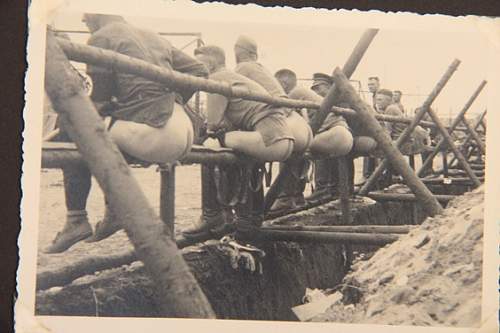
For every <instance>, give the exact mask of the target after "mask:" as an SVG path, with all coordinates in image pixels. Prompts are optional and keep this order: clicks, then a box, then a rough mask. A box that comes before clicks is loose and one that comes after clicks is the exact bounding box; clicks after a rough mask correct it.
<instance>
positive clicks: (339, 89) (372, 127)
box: [333, 68, 443, 216]
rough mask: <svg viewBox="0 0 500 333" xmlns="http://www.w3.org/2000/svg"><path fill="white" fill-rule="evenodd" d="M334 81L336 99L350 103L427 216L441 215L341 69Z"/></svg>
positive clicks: (336, 72) (431, 196)
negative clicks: (340, 98)
mask: <svg viewBox="0 0 500 333" xmlns="http://www.w3.org/2000/svg"><path fill="white" fill-rule="evenodd" d="M333 80H334V82H335V87H336V88H335V90H336V92H335V95H336V97H337V98H338V97H339V96H342V100H343V101H345V102H347V103H349V104H350V105H351V107H352V108H353V109H354V110H355V111H356V112H357V113H358V116H359V119H360V121H362V122H363V124H365V126H366V127H367V130H368V131H369V134H370V136H371V137H373V138H374V139H375V140H376V141H377V144H378V146H379V147H380V148H381V149H382V150H383V151H384V153H385V154H386V156H387V158H388V159H389V162H390V163H391V165H392V166H393V168H394V169H395V170H396V171H397V172H398V173H399V174H400V175H401V176H402V177H403V179H404V180H405V182H406V184H407V185H408V187H409V188H410V189H411V191H412V192H413V193H414V194H415V197H416V198H417V199H418V201H419V202H420V203H421V205H422V207H423V208H424V210H425V211H426V212H427V214H428V215H429V216H434V215H436V214H439V213H441V212H442V210H443V207H441V205H440V204H439V202H438V201H437V200H436V198H435V197H434V195H433V194H432V193H431V192H430V191H429V189H428V188H427V187H426V186H425V185H424V184H423V183H422V182H421V181H420V179H419V178H418V177H417V176H416V175H415V173H414V172H413V170H412V169H411V168H410V166H409V165H408V164H407V163H406V160H405V158H404V156H403V155H402V154H401V152H400V151H399V149H398V148H396V147H395V146H394V145H393V144H392V140H391V138H390V137H389V135H388V134H387V133H386V131H385V129H384V128H382V126H381V125H380V123H379V122H378V121H377V120H376V119H375V117H374V116H373V111H372V110H371V108H370V107H369V106H368V105H367V104H366V103H365V102H364V101H363V100H361V98H360V97H359V95H358V94H357V93H356V91H355V90H354V88H353V87H352V85H351V84H350V82H349V80H348V79H347V77H346V76H345V75H344V73H342V71H341V70H340V68H337V69H335V71H334V73H333Z"/></svg>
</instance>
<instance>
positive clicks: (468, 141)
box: [450, 110, 487, 165]
mask: <svg viewBox="0 0 500 333" xmlns="http://www.w3.org/2000/svg"><path fill="white" fill-rule="evenodd" d="M486 113H487V110H484V111H483V112H482V113H481V114H480V115H479V118H478V119H477V120H476V122H475V124H474V126H473V128H474V130H477V129H478V128H479V127H480V126H481V125H482V124H484V123H483V119H484V117H485V116H486ZM476 133H477V132H476ZM472 139H473V138H472V135H470V134H468V135H467V137H466V138H465V140H464V143H463V144H462V147H463V148H462V151H463V152H464V154H466V153H467V149H468V148H469V146H470V145H471V141H472ZM456 160H457V158H456V157H455V156H453V158H452V160H451V161H450V165H453V164H454V162H455V161H456Z"/></svg>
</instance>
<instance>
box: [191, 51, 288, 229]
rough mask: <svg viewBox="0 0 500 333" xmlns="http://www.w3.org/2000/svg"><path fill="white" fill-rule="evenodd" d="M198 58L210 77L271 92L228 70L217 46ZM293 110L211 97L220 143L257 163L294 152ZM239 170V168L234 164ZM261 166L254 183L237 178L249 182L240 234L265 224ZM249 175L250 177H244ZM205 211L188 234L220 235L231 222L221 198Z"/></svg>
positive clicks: (212, 125) (212, 193) (213, 192)
mask: <svg viewBox="0 0 500 333" xmlns="http://www.w3.org/2000/svg"><path fill="white" fill-rule="evenodd" d="M195 55H196V57H197V58H198V59H199V60H200V61H201V62H203V63H204V64H205V65H206V66H207V68H208V70H209V72H210V76H209V78H210V79H212V80H215V81H220V82H225V83H228V84H230V85H231V86H234V87H245V88H246V89H248V90H250V91H253V92H257V93H264V94H266V93H267V92H266V90H265V89H264V88H263V87H262V86H261V85H259V84H258V83H257V82H255V81H253V80H250V79H249V78H247V77H245V76H243V75H240V74H238V73H236V72H234V71H231V70H229V69H227V68H226V60H225V59H226V58H225V52H224V50H223V49H221V48H220V47H217V46H202V47H200V48H198V49H196V50H195ZM286 114H287V110H286V109H285V108H281V107H275V106H272V105H269V104H265V103H262V102H256V101H251V100H244V99H242V98H235V97H233V98H230V97H225V96H222V95H219V94H208V96H207V122H208V130H209V131H210V132H211V133H212V134H211V135H212V136H214V137H216V138H217V139H218V140H219V142H220V144H221V145H222V146H225V147H229V148H233V149H234V150H236V151H239V152H243V153H245V154H246V155H249V156H251V157H253V158H255V159H256V160H257V161H260V162H266V161H284V160H286V159H287V158H288V157H289V156H290V155H291V153H292V151H293V147H294V137H293V133H292V131H291V130H290V128H289V126H288V125H287V122H286ZM232 168H235V167H232ZM256 173H257V171H256V168H252V170H251V176H250V180H249V182H252V183H253V185H254V186H252V187H253V188H251V186H249V184H248V182H247V180H242V179H237V178H234V179H232V182H233V184H234V186H236V185H237V183H238V181H245V183H244V184H241V187H242V188H243V189H244V190H245V191H246V195H245V196H244V197H246V200H241V202H240V203H239V204H238V205H237V206H236V215H237V218H236V235H235V236H236V238H239V239H241V238H248V237H249V236H251V234H252V232H253V231H255V230H256V229H257V228H259V227H260V226H261V225H262V222H263V219H264V216H263V200H264V194H263V190H262V185H261V180H260V184H259V180H258V178H259V177H257V175H256ZM243 178H244V177H243ZM203 185H207V186H205V188H204V189H203V190H206V189H208V190H209V191H208V192H209V195H208V196H207V195H205V194H207V193H204V194H203V196H204V197H205V198H207V197H208V198H210V197H211V198H217V197H218V193H217V188H216V187H215V186H214V184H211V185H210V184H203ZM203 206H204V209H203V215H202V217H201V219H200V220H199V223H198V224H196V225H195V226H194V227H193V228H191V229H188V230H185V231H184V235H185V236H186V237H195V236H197V235H200V234H203V233H210V232H212V233H216V232H218V230H220V228H222V229H224V228H223V226H222V224H224V223H227V222H228V220H227V218H226V216H227V215H226V214H224V213H223V211H224V209H225V208H227V207H222V205H221V202H220V201H218V200H205V201H204V202H203Z"/></svg>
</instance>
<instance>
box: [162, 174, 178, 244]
mask: <svg viewBox="0 0 500 333" xmlns="http://www.w3.org/2000/svg"><path fill="white" fill-rule="evenodd" d="M160 178H161V181H160V218H161V219H162V221H163V223H165V224H166V225H167V227H168V229H169V230H170V235H171V236H172V238H174V235H175V164H169V165H165V166H162V167H160Z"/></svg>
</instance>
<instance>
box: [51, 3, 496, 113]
mask: <svg viewBox="0 0 500 333" xmlns="http://www.w3.org/2000/svg"><path fill="white" fill-rule="evenodd" d="M91 3H92V1H87V2H85V5H82V3H81V2H78V1H77V2H74V1H72V2H70V5H69V6H67V7H65V9H63V10H62V9H60V10H59V11H58V12H57V13H56V15H55V16H54V19H53V20H52V23H53V24H54V26H55V28H57V29H70V30H72V29H75V30H80V29H86V28H85V26H84V25H83V24H82V23H81V14H82V10H89V8H90V9H94V8H99V9H100V10H99V9H98V11H102V12H113V13H119V14H125V18H126V19H127V20H128V21H130V22H131V23H133V24H135V25H136V26H140V27H143V28H147V29H151V30H154V31H157V32H160V31H161V32H200V33H202V38H203V40H204V41H205V43H206V44H216V45H219V46H221V47H223V48H224V49H225V50H226V57H227V59H228V67H230V68H233V67H234V65H235V63H234V53H233V45H234V42H235V40H236V39H237V37H238V36H239V35H240V34H245V35H248V36H251V37H252V38H254V39H255V40H256V41H257V43H258V48H259V61H260V62H261V63H262V64H263V65H264V66H266V67H267V68H269V69H270V70H271V71H272V72H274V71H276V70H278V69H281V68H285V67H286V68H290V69H293V70H294V71H295V72H296V73H297V74H298V76H299V77H301V78H310V77H311V75H312V73H314V72H318V71H322V72H326V73H331V72H332V71H333V69H334V68H335V67H336V66H342V65H343V64H344V62H345V60H346V59H347V57H348V56H349V54H350V52H351V51H352V49H353V47H354V45H355V44H356V42H357V41H358V39H359V38H360V36H361V34H362V33H363V31H364V29H366V28H368V27H374V28H378V27H379V26H381V25H382V26H384V28H381V30H380V32H379V33H378V35H377V36H376V37H375V39H374V41H373V42H372V44H371V46H370V48H369V49H368V51H367V53H366V54H365V56H364V58H363V60H362V61H361V63H360V65H359V66H358V68H357V70H356V72H355V73H354V75H353V77H352V79H353V80H357V81H360V82H361V85H362V86H361V88H362V90H367V87H366V83H367V78H368V77H369V76H379V77H380V79H381V82H382V87H384V88H388V89H391V90H396V89H397V90H401V91H403V94H404V96H403V104H404V105H405V106H406V107H407V108H408V109H414V108H415V107H417V106H419V105H420V104H421V103H422V102H423V101H424V99H425V97H426V95H427V94H428V93H429V92H430V91H431V90H432V89H433V87H434V85H435V84H436V83H437V81H438V80H439V79H440V77H441V76H442V74H443V73H444V72H445V71H446V69H447V67H448V66H449V65H450V64H451V62H452V61H453V60H454V59H455V58H458V59H460V60H461V61H462V63H461V65H460V66H459V69H458V71H457V72H456V73H455V74H454V75H453V77H452V78H451V80H450V82H449V83H448V84H447V85H446V87H445V89H444V90H443V92H442V93H441V94H440V95H439V97H438V99H437V100H436V101H435V103H434V104H433V105H434V107H435V108H436V109H437V110H438V112H439V113H441V114H442V115H448V114H450V113H456V112H458V111H459V110H460V109H461V108H462V106H463V105H464V104H465V102H466V101H467V99H468V98H469V96H470V95H471V94H472V93H473V91H474V90H475V89H476V87H477V86H478V85H479V84H480V82H481V81H482V80H483V79H487V77H488V75H489V74H490V73H488V68H489V63H488V61H489V59H488V55H489V53H488V49H489V48H490V47H491V46H490V44H488V43H489V42H488V40H487V35H485V34H484V33H481V32H480V28H477V29H475V28H472V29H471V28H469V26H467V27H464V24H460V22H458V21H457V22H455V21H453V20H451V21H449V20H448V21H446V22H447V24H438V25H435V23H436V20H434V21H433V20H432V19H430V18H428V19H425V18H421V17H418V16H416V15H414V16H415V17H412V19H413V21H411V20H409V19H408V20H406V19H405V20H401V19H400V18H399V17H398V16H397V15H392V16H389V15H388V16H380V15H379V16H377V17H373V18H372V17H371V16H370V17H367V16H363V15H361V14H359V13H358V14H352V13H348V12H342V13H338V12H331V11H326V10H325V11H318V10H316V11H314V10H309V11H308V10H302V11H300V10H293V11H291V10H283V9H267V8H259V7H258V6H250V7H249V6H230V5H219V6H216V5H213V4H212V5H197V4H185V2H182V1H180V2H176V3H171V2H168V1H160V2H158V1H151V2H148V1H141V2H140V3H141V6H140V7H138V6H134V7H133V8H130V7H127V6H126V5H115V6H113V1H110V2H109V3H107V4H106V8H103V7H102V5H101V6H100V7H99V6H97V5H96V7H89V6H90V4H91ZM120 3H121V4H123V3H125V2H120ZM136 3H137V2H136ZM82 6H84V7H82ZM131 13H133V14H132V15H131ZM392 21H394V22H392ZM443 21H444V20H440V21H438V23H442V22H443ZM353 22H356V23H353ZM363 22H364V24H363ZM388 22H391V24H390V27H389V28H387V27H386V26H387V24H388ZM406 22H413V23H412V24H411V25H410V24H406ZM436 27H437V28H436ZM71 38H72V39H73V40H75V41H78V42H84V41H85V37H83V36H81V35H71ZM169 39H170V40H171V41H172V42H173V43H174V45H176V46H178V47H181V46H184V45H185V44H187V43H188V42H189V41H190V40H191V39H192V38H191V39H190V38H188V37H181V38H179V37H172V38H169ZM186 51H187V52H188V53H190V54H192V51H193V47H188V48H186ZM302 84H304V85H305V86H308V85H309V84H308V82H306V81H305V82H303V83H302ZM487 88H488V86H486V89H485V91H484V92H483V94H482V95H481V96H480V97H479V98H478V99H477V101H476V102H475V103H474V105H473V107H472V109H471V110H470V113H471V114H472V113H479V112H481V111H482V110H484V108H485V107H486V103H487V98H486V96H487ZM365 98H367V99H369V96H368V95H367V94H366V96H365Z"/></svg>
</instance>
